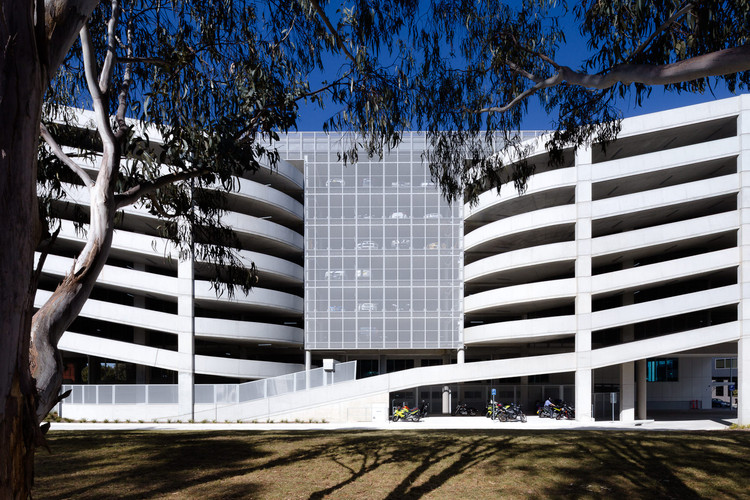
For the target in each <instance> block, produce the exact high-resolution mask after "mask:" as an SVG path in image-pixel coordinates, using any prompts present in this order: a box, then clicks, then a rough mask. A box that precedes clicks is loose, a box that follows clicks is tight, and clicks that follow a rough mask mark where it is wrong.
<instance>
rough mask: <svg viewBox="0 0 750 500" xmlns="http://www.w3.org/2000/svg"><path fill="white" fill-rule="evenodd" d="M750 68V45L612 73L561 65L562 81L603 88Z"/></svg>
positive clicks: (684, 79)
mask: <svg viewBox="0 0 750 500" xmlns="http://www.w3.org/2000/svg"><path fill="white" fill-rule="evenodd" d="M748 70H750V45H743V46H741V47H732V48H729V49H723V50H719V51H716V52H711V53H710V54H703V55H700V56H695V57H692V58H690V59H684V60H682V61H677V62H675V63H671V64H663V65H645V64H621V65H618V66H615V67H614V68H612V69H611V70H610V71H609V72H608V73H604V74H596V75H591V74H588V73H581V72H578V71H573V70H571V69H570V68H568V67H566V66H563V67H561V68H560V73H559V74H560V76H561V78H562V80H565V81H566V82H568V83H570V84H571V85H579V86H581V87H586V88H591V89H598V90H603V89H607V88H609V87H611V86H613V85H615V84H616V83H623V84H626V85H627V84H630V83H642V84H644V85H670V84H674V83H681V82H689V81H691V80H698V79H700V78H707V77H711V76H721V75H729V74H732V73H741V72H743V71H748Z"/></svg>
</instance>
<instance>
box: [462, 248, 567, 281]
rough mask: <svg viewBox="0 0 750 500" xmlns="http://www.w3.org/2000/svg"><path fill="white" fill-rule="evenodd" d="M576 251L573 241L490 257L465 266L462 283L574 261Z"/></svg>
mask: <svg viewBox="0 0 750 500" xmlns="http://www.w3.org/2000/svg"><path fill="white" fill-rule="evenodd" d="M576 250H577V246H576V242H575V241H564V242H561V243H550V244H548V245H539V246H535V247H531V248H524V249H521V250H513V251H510V252H505V253H502V254H498V255H492V256H491V257H486V258H484V259H481V260H478V261H476V262H472V263H471V264H468V265H466V266H465V267H464V281H465V282H467V283H469V282H471V281H473V280H476V279H480V278H483V277H485V276H487V275H492V274H499V273H502V272H504V271H510V270H517V269H526V268H532V267H536V266H543V265H545V264H550V263H553V262H562V261H571V260H573V261H574V260H575V257H576Z"/></svg>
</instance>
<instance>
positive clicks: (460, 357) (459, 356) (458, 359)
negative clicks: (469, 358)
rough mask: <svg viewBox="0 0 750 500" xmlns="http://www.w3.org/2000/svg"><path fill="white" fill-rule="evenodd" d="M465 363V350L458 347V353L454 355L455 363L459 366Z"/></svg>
mask: <svg viewBox="0 0 750 500" xmlns="http://www.w3.org/2000/svg"><path fill="white" fill-rule="evenodd" d="M465 361H466V349H465V348H464V347H459V348H458V352H457V353H456V363H457V364H459V365H462V364H464V362H465Z"/></svg>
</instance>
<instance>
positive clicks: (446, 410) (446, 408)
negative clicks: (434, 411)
mask: <svg viewBox="0 0 750 500" xmlns="http://www.w3.org/2000/svg"><path fill="white" fill-rule="evenodd" d="M451 403H452V401H451V389H450V386H447V385H444V386H443V415H450V414H451V411H452V408H451Z"/></svg>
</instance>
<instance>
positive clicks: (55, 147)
mask: <svg viewBox="0 0 750 500" xmlns="http://www.w3.org/2000/svg"><path fill="white" fill-rule="evenodd" d="M39 130H40V133H41V136H42V139H44V142H46V143H47V145H49V147H50V149H52V152H53V153H54V154H55V156H57V158H59V159H60V161H62V162H63V163H64V164H65V165H67V166H68V168H70V169H71V170H72V171H73V172H75V173H76V175H78V177H80V178H81V180H82V181H83V183H84V184H85V185H86V187H88V188H91V187H92V186H93V185H94V181H93V180H92V179H91V176H89V174H87V173H86V171H85V170H84V169H82V168H81V167H80V166H78V164H77V163H76V162H74V161H73V160H72V159H71V158H70V157H69V156H68V155H66V154H65V152H64V151H63V150H62V148H61V147H60V145H59V144H58V143H57V141H56V140H55V138H54V137H52V134H50V132H49V130H48V129H47V126H46V125H45V124H44V123H40V124H39Z"/></svg>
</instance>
